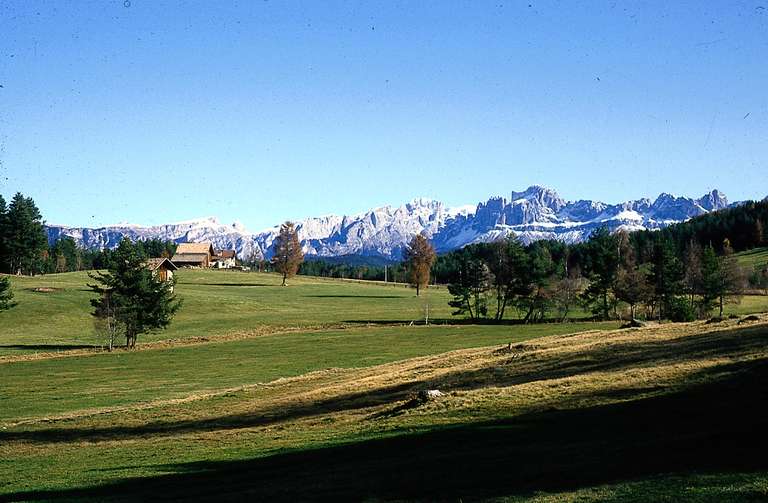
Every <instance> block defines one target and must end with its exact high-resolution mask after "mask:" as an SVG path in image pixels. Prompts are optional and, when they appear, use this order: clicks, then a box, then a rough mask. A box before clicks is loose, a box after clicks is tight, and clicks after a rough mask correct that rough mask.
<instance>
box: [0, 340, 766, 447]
mask: <svg viewBox="0 0 768 503" xmlns="http://www.w3.org/2000/svg"><path fill="white" fill-rule="evenodd" d="M766 347H768V330H766V327H764V326H759V327H754V328H746V329H745V328H741V329H734V330H722V331H715V332H709V333H704V334H700V335H697V336H694V337H691V336H687V337H681V338H680V339H677V340H664V341H659V342H654V341H648V340H644V341H640V342H625V343H613V344H611V345H607V346H596V347H594V348H593V349H592V350H591V351H588V352H586V351H585V352H579V353H572V354H570V355H568V356H566V355H561V356H559V357H558V358H540V357H537V356H536V353H529V350H530V349H533V348H535V342H532V343H523V344H518V345H516V346H513V348H512V350H513V351H516V352H517V353H513V354H510V358H509V359H508V360H502V361H498V360H497V361H495V363H494V366H492V367H482V368H479V369H471V370H461V371H456V372H448V373H445V374H441V375H440V376H439V377H437V378H434V379H421V380H413V381H410V382H405V383H400V384H396V385H392V386H382V387H379V388H375V389H367V390H364V391H361V392H356V393H348V394H345V395H336V396H332V397H330V398H327V399H324V400H317V401H312V402H296V403H288V404H285V405H281V406H280V407H277V408H262V409H260V410H259V409H256V410H253V411H251V412H249V413H238V414H231V415H227V416H216V417H209V418H200V419H190V420H185V421H163V422H161V421H158V422H152V423H147V424H140V425H136V426H127V425H121V426H115V427H104V428H42V429H37V428H35V429H30V430H12V431H2V430H0V443H1V442H3V441H27V442H40V443H67V442H72V441H87V442H98V441H109V440H130V439H132V438H134V437H136V436H143V437H146V436H158V437H169V436H174V435H180V434H188V433H198V432H208V431H225V430H236V429H241V428H252V427H259V426H268V425H272V424H277V423H282V422H285V421H292V420H297V419H302V418H308V417H314V416H319V415H323V414H328V413H334V412H343V411H353V410H362V409H366V408H370V407H380V406H388V407H389V408H388V409H387V410H384V411H382V412H379V413H378V414H377V415H375V416H374V417H384V416H393V415H397V414H398V413H401V412H402V411H403V410H405V409H404V408H403V404H402V403H401V402H402V401H404V400H407V399H409V398H410V397H411V396H412V394H413V393H415V392H417V391H419V390H423V389H441V390H443V391H447V392H450V391H470V390H473V389H480V388H485V387H489V386H515V385H521V384H526V383H531V382H537V381H548V380H554V379H562V378H567V377H571V376H577V375H581V374H586V373H589V372H605V371H619V372H620V371H623V370H626V369H629V368H637V367H642V366H645V365H653V366H660V365H663V364H664V363H665V362H667V361H669V362H674V363H678V364H679V363H683V362H686V361H696V360H700V359H707V358H710V357H723V356H730V357H735V356H738V355H741V354H754V353H755V352H758V353H759V352H760V351H762V350H763V349H764V348H766ZM760 361H761V362H762V361H763V360H760ZM764 361H765V364H766V365H768V358H767V359H765V360H764ZM754 366H755V364H754V363H744V362H738V363H729V364H721V365H717V366H714V367H703V368H702V369H701V370H699V371H693V372H691V373H690V374H689V379H691V380H698V379H713V380H714V379H716V378H718V377H721V376H722V375H723V374H726V373H737V372H739V373H744V372H747V371H749V370H750V369H752V368H753V367H754ZM499 369H503V370H504V372H503V373H500V372H498V370H499ZM767 389H768V388H767ZM662 391H663V388H661V387H654V388H631V389H612V390H598V391H597V392H596V393H595V394H594V397H595V398H598V397H601V398H626V399H630V398H632V397H638V396H640V395H643V394H648V393H657V392H662ZM572 398H573V397H572ZM577 398H580V397H577ZM562 400H563V401H562V404H563V407H567V406H568V403H567V402H566V401H565V400H566V399H565V398H563V399H562Z"/></svg>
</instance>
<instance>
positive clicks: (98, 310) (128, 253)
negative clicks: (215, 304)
mask: <svg viewBox="0 0 768 503" xmlns="http://www.w3.org/2000/svg"><path fill="white" fill-rule="evenodd" d="M145 260H146V256H144V254H143V253H141V249H140V248H139V247H137V246H136V245H134V244H133V243H131V241H130V240H129V239H127V238H126V239H123V240H122V241H121V242H120V244H119V245H118V247H117V249H116V250H115V251H114V254H113V259H112V260H111V263H110V266H109V268H108V269H107V271H106V272H100V271H99V272H96V273H95V274H91V275H89V276H90V278H91V279H93V280H95V282H96V283H95V284H93V285H88V286H89V288H90V289H91V290H92V291H93V292H94V293H96V294H97V295H98V297H97V298H95V299H92V300H91V305H92V306H93V307H94V312H93V313H92V314H93V315H94V316H95V317H96V318H102V319H107V323H109V324H114V325H113V326H116V327H119V329H120V330H121V331H122V332H123V333H124V335H125V345H126V347H127V348H133V347H135V346H136V339H137V337H138V336H139V335H140V334H143V333H147V332H151V331H154V330H159V329H163V328H165V327H167V326H168V325H169V324H170V323H171V320H172V318H173V315H174V314H175V313H176V311H178V309H179V307H181V302H180V301H179V300H178V299H176V297H175V296H174V294H173V286H174V282H168V281H163V280H161V279H160V278H159V277H157V276H156V275H153V274H152V272H151V271H150V270H149V268H147V267H146V265H145Z"/></svg>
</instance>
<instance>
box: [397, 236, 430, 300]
mask: <svg viewBox="0 0 768 503" xmlns="http://www.w3.org/2000/svg"><path fill="white" fill-rule="evenodd" d="M403 260H404V261H405V263H406V265H407V267H408V282H409V283H410V284H411V285H412V286H413V287H415V288H416V296H417V297H418V296H419V291H420V289H421V288H422V287H425V288H426V286H427V285H428V284H429V271H430V269H431V268H432V264H434V263H435V249H434V248H433V247H432V244H431V243H430V242H429V240H428V239H427V238H425V237H424V236H422V235H421V234H417V235H415V236H413V239H411V242H410V243H409V244H408V247H407V248H406V249H405V251H404V252H403Z"/></svg>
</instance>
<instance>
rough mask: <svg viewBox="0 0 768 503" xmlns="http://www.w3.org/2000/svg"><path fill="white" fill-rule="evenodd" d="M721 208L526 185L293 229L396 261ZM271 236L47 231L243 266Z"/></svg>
mask: <svg viewBox="0 0 768 503" xmlns="http://www.w3.org/2000/svg"><path fill="white" fill-rule="evenodd" d="M736 204H738V203H736ZM729 206H733V205H729V203H728V199H727V198H726V197H725V195H724V194H722V193H721V192H720V191H718V190H713V191H711V192H709V193H707V194H705V195H704V196H702V197H700V198H698V199H692V198H688V197H676V196H673V195H671V194H666V193H662V194H661V195H659V196H658V197H657V198H656V199H655V200H654V201H651V200H650V199H645V198H644V199H638V200H635V201H627V202H624V203H619V204H606V203H602V202H598V201H589V200H580V201H565V200H564V199H562V198H561V197H560V196H559V195H558V194H557V192H555V191H554V190H551V189H548V188H545V187H541V186H538V185H534V186H531V187H528V188H527V189H526V190H524V191H522V192H511V194H510V197H509V198H507V197H493V198H491V199H488V200H487V201H486V202H481V203H479V204H478V205H477V206H475V207H474V209H471V208H470V207H468V206H462V207H459V208H447V207H446V206H445V205H444V204H443V203H441V202H440V201H435V200H432V199H414V200H413V201H411V202H409V203H406V204H404V205H401V206H398V207H392V206H382V207H379V208H374V209H372V210H369V211H367V212H364V213H360V214H356V215H351V216H338V215H328V216H323V217H315V218H307V219H305V220H302V221H300V222H297V223H296V228H297V230H298V233H299V238H300V239H301V242H302V245H303V247H304V252H305V254H307V255H310V256H316V257H342V256H347V255H358V256H364V257H377V258H382V259H387V260H397V259H399V258H400V256H401V254H402V251H403V248H404V247H405V246H406V244H407V243H408V242H409V241H410V240H411V239H412V238H413V236H414V235H416V234H419V233H423V234H424V235H426V236H428V237H429V238H430V239H431V240H432V242H433V243H434V245H435V248H436V249H437V250H438V251H439V252H446V251H450V250H454V249H457V248H461V247H463V246H466V245H468V244H471V243H478V242H489V241H494V240H496V239H499V238H501V237H503V236H506V235H508V234H509V233H512V232H513V233H515V234H516V235H517V236H518V237H519V238H520V239H521V240H522V241H524V242H531V241H536V240H539V239H559V240H562V241H565V242H569V243H573V242H578V241H582V240H584V239H586V238H587V237H588V236H589V234H590V233H591V232H592V231H593V230H594V229H596V228H597V227H601V226H607V227H608V228H610V229H611V230H617V229H627V230H640V229H659V228H662V227H666V226H668V225H671V224H673V223H677V222H682V221H685V220H688V219H689V218H692V217H695V216H698V215H703V214H705V213H709V212H711V211H717V210H720V209H723V208H727V207H729ZM278 230H279V226H275V227H273V228H271V229H267V230H265V231H263V232H259V233H251V232H248V231H247V230H246V229H245V227H244V226H243V225H242V224H240V223H237V222H236V223H233V224H231V225H224V224H221V223H219V222H218V220H217V219H216V218H214V217H208V218H203V219H199V220H190V221H186V222H179V223H175V224H166V225H156V226H150V227H143V226H140V225H135V224H117V225H112V226H106V227H101V228H86V227H67V226H57V225H49V226H47V231H48V240H49V241H50V242H55V241H56V240H58V239H60V238H62V237H64V236H69V237H72V238H73V239H74V240H75V241H76V242H77V243H78V244H79V245H80V246H83V247H86V248H100V249H103V248H114V247H116V246H117V244H118V243H119V242H120V240H121V239H123V237H128V238H130V239H133V240H137V239H140V240H144V239H152V238H159V239H164V240H166V239H167V240H171V241H175V242H177V243H184V242H196V241H210V242H211V243H213V245H214V247H216V248H220V249H235V250H237V253H238V256H239V257H241V258H244V259H248V258H269V257H270V256H271V254H272V244H273V241H274V239H275V237H276V236H277V233H278Z"/></svg>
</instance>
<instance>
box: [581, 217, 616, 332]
mask: <svg viewBox="0 0 768 503" xmlns="http://www.w3.org/2000/svg"><path fill="white" fill-rule="evenodd" d="M618 249H619V243H618V240H617V239H616V237H615V236H613V235H611V233H610V232H609V231H608V229H607V228H606V227H600V228H599V229H596V230H595V231H594V232H593V233H592V235H591V236H590V237H589V240H588V241H587V243H586V264H585V265H586V268H585V269H586V273H587V277H588V278H589V281H590V283H589V286H588V287H587V289H586V290H585V291H584V294H583V297H584V299H585V301H586V302H587V304H588V305H590V306H592V310H593V312H594V313H595V314H598V315H599V316H600V317H601V318H602V319H604V320H607V319H608V318H609V317H610V310H611V307H612V299H611V298H610V293H611V292H612V290H613V286H614V283H615V282H616V273H617V272H618V267H619V252H618Z"/></svg>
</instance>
